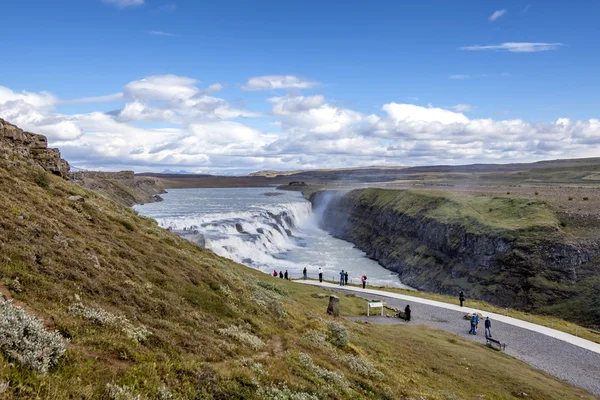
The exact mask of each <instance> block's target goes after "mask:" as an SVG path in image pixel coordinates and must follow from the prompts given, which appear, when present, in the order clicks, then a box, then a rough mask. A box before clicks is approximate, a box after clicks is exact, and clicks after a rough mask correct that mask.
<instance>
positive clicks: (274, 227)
mask: <svg viewBox="0 0 600 400" xmlns="http://www.w3.org/2000/svg"><path fill="white" fill-rule="evenodd" d="M157 221H158V223H159V225H160V226H161V227H163V228H170V229H172V230H173V231H174V232H181V231H184V230H185V231H186V232H187V231H190V230H195V231H198V232H199V233H202V234H203V235H204V236H205V240H206V247H207V248H210V249H211V250H212V251H214V252H215V253H217V254H218V255H220V256H223V257H227V258H230V259H232V260H234V261H237V262H239V263H242V264H246V265H249V266H252V267H255V268H259V269H262V270H265V271H269V270H271V267H272V266H273V265H284V266H285V265H287V264H288V263H289V262H288V261H285V260H282V259H281V254H283V253H285V252H287V251H289V250H291V249H292V248H295V247H298V246H302V245H303V239H302V230H303V229H311V228H312V227H313V225H314V221H313V218H312V211H311V204H310V203H309V202H306V201H303V202H294V203H284V204H277V205H268V206H255V207H251V208H250V209H249V210H247V211H240V212H223V213H212V214H204V215H196V216H181V217H166V218H157Z"/></svg>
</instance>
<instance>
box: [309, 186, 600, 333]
mask: <svg viewBox="0 0 600 400" xmlns="http://www.w3.org/2000/svg"><path fill="white" fill-rule="evenodd" d="M311 201H312V203H313V207H314V209H315V212H316V213H317V214H321V224H322V227H323V228H325V229H327V230H328V231H330V232H331V233H332V234H333V235H335V236H337V237H339V238H342V239H345V240H348V241H350V242H352V243H354V244H355V245H356V247H358V248H359V249H361V250H363V251H365V252H366V253H367V255H368V257H370V258H373V259H375V260H378V261H379V262H380V264H381V265H383V266H384V267H386V268H388V269H390V270H392V271H396V272H398V274H399V276H400V279H401V280H402V281H403V282H404V283H406V284H408V285H411V286H413V287H416V288H418V289H421V290H427V291H432V292H437V293H443V294H450V295H456V294H457V293H458V292H459V291H460V290H464V291H465V293H466V294H467V296H468V297H470V298H478V299H482V300H485V301H488V302H491V303H494V304H496V305H499V306H502V307H510V308H517V309H524V310H536V311H538V312H547V313H552V314H560V315H561V316H562V317H563V318H564V317H569V316H570V314H574V315H572V319H577V320H578V321H580V322H584V323H587V324H588V325H591V326H598V325H600V301H599V293H600V259H599V254H600V240H599V239H598V238H596V239H589V238H588V239H581V240H578V239H577V238H573V237H570V236H569V235H567V234H565V233H564V232H562V231H561V230H560V229H558V228H552V227H548V226H539V227H533V228H532V227H528V228H527V229H523V230H514V229H513V230H502V229H494V230H488V231H486V230H483V229H482V230H478V229H473V227H472V226H470V225H469V221H468V219H467V220H465V221H464V222H448V221H444V220H443V219H441V218H434V217H432V216H431V215H432V213H433V214H435V211H436V210H435V208H436V207H439V206H440V204H439V203H436V202H432V203H423V204H420V205H419V204H415V203H414V202H413V203H410V205H409V206H408V207H410V208H411V209H410V210H408V207H407V209H406V210H402V209H398V208H394V207H391V206H385V205H384V206H382V205H381V204H377V203H376V202H375V201H373V199H372V198H370V197H369V195H366V192H365V191H362V190H358V191H352V192H349V193H347V194H340V193H332V192H317V193H315V194H313V195H312V196H311ZM593 293H596V294H595V295H593ZM589 294H592V298H589ZM567 314H569V315H567Z"/></svg>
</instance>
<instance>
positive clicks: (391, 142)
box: [0, 0, 600, 173]
mask: <svg viewBox="0 0 600 400" xmlns="http://www.w3.org/2000/svg"><path fill="white" fill-rule="evenodd" d="M7 3H8V4H7ZM1 7H2V15H3V23H2V25H0V37H1V38H2V39H0V51H1V52H2V54H3V58H4V61H3V63H1V64H0V118H5V119H8V120H10V121H12V122H14V123H18V124H19V125H23V126H24V127H25V128H27V129H30V130H36V131H39V132H40V133H44V134H46V135H48V137H49V139H50V141H51V143H53V144H56V145H57V146H59V147H60V148H61V149H62V150H63V154H64V155H65V157H66V158H67V159H69V160H70V161H71V162H72V163H74V164H75V165H78V166H82V167H85V168H100V169H120V168H133V169H136V170H138V171H141V170H161V169H166V168H171V169H173V168H177V169H188V170H194V171H204V172H216V173H235V172H248V171H252V170H256V169H263V168H275V169H296V168H317V167H319V168H321V167H342V166H352V165H371V164H374V163H376V164H390V165H392V164H394V165H404V164H408V165H421V164H440V163H442V164H462V163H470V162H510V161H530V160H531V161H535V160H539V159H546V158H562V157H584V156H590V155H594V152H596V154H600V152H598V147H597V146H598V145H599V143H600V138H598V140H597V141H596V140H594V139H595V138H596V137H598V136H600V131H599V130H598V129H599V128H598V123H597V118H598V117H599V116H598V110H599V109H600V107H599V106H600V98H599V96H598V93H599V92H600V91H599V89H600V80H598V79H597V70H598V64H599V62H598V61H599V60H598V59H599V57H600V55H599V54H600V52H598V39H599V32H598V28H597V21H598V18H599V17H600V4H598V3H597V2H595V1H583V0H582V1H578V2H576V3H575V5H573V4H571V2H563V1H560V2H559V1H545V2H541V1H491V2H481V1H441V0H437V1H418V2H416V1H415V2H409V1H406V2H404V1H403V2H399V1H378V2H339V1H328V2H323V1H319V2H317V1H312V0H309V1H304V2H281V1H259V2H239V1H230V0H225V1H219V2H206V1H189V0H174V1H172V2H169V1H155V0H105V1H103V0H69V1H67V0H63V1H41V0H20V1H13V2H4V3H3V4H2V6H1ZM256 77H266V78H263V79H262V80H261V82H263V83H264V82H267V84H266V85H267V86H264V84H263V86H261V87H260V88H258V87H252V85H249V83H248V82H250V80H251V79H252V78H256ZM283 77H287V78H286V79H284V78H283ZM149 81H150V82H152V90H151V91H153V93H151V94H149V92H148V88H147V87H145V86H146V84H147V82H149ZM136 82H137V83H136ZM139 82H146V83H141V84H140V83H139ZM274 82H275V83H274ZM217 83H218V84H219V86H212V88H211V89H209V90H208V91H206V89H207V88H208V87H210V86H211V85H216V84H217ZM128 85H129V86H128ZM2 88H3V89H2ZM127 88H129V89H127ZM248 89H252V90H248ZM258 89H261V90H258ZM140 90H142V91H141V92H140ZM118 94H121V95H120V96H119V95H118ZM109 95H112V97H108V98H107V97H104V96H109ZM90 98H94V99H93V101H92V100H90ZM40 99H43V100H40ZM81 99H88V100H86V101H83V100H81ZM175 103H177V104H175ZM283 105H285V106H283ZM386 105H390V106H389V107H387V108H386ZM134 109H135V112H134V111H132V110H134ZM557 121H561V122H560V123H558V122H557ZM441 152H442V153H443V154H440V153H441Z"/></svg>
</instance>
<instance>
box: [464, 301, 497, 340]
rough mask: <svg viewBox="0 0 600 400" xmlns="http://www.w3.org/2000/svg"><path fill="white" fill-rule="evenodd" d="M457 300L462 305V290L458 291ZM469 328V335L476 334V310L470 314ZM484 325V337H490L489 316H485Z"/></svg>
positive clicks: (477, 323)
mask: <svg viewBox="0 0 600 400" xmlns="http://www.w3.org/2000/svg"><path fill="white" fill-rule="evenodd" d="M458 301H459V302H460V306H461V307H462V306H463V304H464V303H465V292H463V291H462V290H461V291H460V292H459V293H458ZM470 322H471V330H470V331H469V334H470V335H477V328H478V327H479V315H477V313H476V312H474V313H473V315H472V316H471V321H470ZM484 327H485V337H489V338H491V337H492V321H491V320H490V317H485V322H484Z"/></svg>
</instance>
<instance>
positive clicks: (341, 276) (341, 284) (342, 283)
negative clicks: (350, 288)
mask: <svg viewBox="0 0 600 400" xmlns="http://www.w3.org/2000/svg"><path fill="white" fill-rule="evenodd" d="M340 286H344V270H342V272H340Z"/></svg>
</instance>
